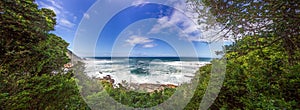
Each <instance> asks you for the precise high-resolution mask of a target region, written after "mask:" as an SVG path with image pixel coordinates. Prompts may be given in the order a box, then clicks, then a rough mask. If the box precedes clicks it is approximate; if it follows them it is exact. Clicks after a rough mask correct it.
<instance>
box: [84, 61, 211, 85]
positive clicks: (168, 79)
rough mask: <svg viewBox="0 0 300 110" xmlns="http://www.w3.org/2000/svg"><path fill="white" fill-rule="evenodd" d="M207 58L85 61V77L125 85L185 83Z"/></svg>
mask: <svg viewBox="0 0 300 110" xmlns="http://www.w3.org/2000/svg"><path fill="white" fill-rule="evenodd" d="M210 60H211V59H210V58H189V57H185V58H179V57H129V58H128V57H127V58H126V57H114V58H111V57H94V58H86V60H85V61H84V62H85V63H86V70H85V72H86V73H87V75H88V76H90V77H96V78H102V77H104V76H107V75H110V76H111V77H112V78H113V79H114V80H115V84H118V83H121V82H122V80H125V81H126V82H129V83H139V84H142V83H150V84H174V85H180V84H182V83H184V82H189V81H190V80H191V79H192V77H193V76H194V75H195V73H196V71H197V70H198V69H199V67H201V66H204V65H206V64H209V61H210Z"/></svg>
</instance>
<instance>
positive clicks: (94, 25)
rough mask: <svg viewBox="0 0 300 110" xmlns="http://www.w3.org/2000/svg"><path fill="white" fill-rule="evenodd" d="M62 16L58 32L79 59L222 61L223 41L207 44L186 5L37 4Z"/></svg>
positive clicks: (46, 0) (67, 0)
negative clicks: (219, 55) (218, 53)
mask: <svg viewBox="0 0 300 110" xmlns="http://www.w3.org/2000/svg"><path fill="white" fill-rule="evenodd" d="M36 3H37V4H38V5H39V6H40V7H44V8H49V9H52V10H54V11H55V13H56V14H57V26H56V27H55V31H53V33H55V34H57V35H58V36H61V37H62V38H63V39H64V40H66V41H67V42H68V43H70V46H69V49H71V50H73V51H74V52H75V53H77V54H78V55H79V56H82V57H91V56H182V57H216V56H215V55H214V54H213V51H215V50H220V49H221V46H222V45H223V42H218V43H210V44H208V43H206V41H207V40H206V39H205V38H204V36H205V35H204V34H203V32H202V31H200V30H199V29H198V28H197V27H198V25H197V24H196V23H195V19H190V17H189V16H190V15H193V13H192V14H188V15H187V13H186V11H184V10H185V8H184V7H183V6H182V5H184V2H182V1H181V2H168V1H164V2H163V3H162V1H161V0H148V1H146V0H115V1H114V0H98V1H95V0H72V1H71V0H37V1H36Z"/></svg>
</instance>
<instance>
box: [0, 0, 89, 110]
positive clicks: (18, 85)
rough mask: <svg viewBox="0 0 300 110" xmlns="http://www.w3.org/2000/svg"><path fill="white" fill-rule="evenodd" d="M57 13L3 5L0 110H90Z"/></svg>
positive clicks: (29, 4)
mask: <svg viewBox="0 0 300 110" xmlns="http://www.w3.org/2000/svg"><path fill="white" fill-rule="evenodd" d="M55 24H56V21H55V13H54V12H53V11H52V10H49V9H38V6H37V5H36V4H35V3H34V1H33V0H1V1H0V35H1V36H0V108H1V109H85V108H87V105H86V104H85V103H84V101H83V100H82V98H81V96H80V94H79V90H78V89H77V86H76V84H75V79H74V78H73V77H72V76H73V73H72V71H63V69H62V68H63V65H64V64H66V63H67V62H69V59H68V57H67V56H66V52H67V46H68V43H66V42H65V41H64V40H62V39H61V38H60V37H58V36H56V35H54V34H50V33H49V32H50V31H51V30H53V29H54V25H55Z"/></svg>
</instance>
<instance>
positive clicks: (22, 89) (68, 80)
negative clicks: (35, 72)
mask: <svg viewBox="0 0 300 110" xmlns="http://www.w3.org/2000/svg"><path fill="white" fill-rule="evenodd" d="M7 82H8V81H7ZM1 84H6V85H5V86H2V87H3V88H12V87H14V89H13V91H4V90H2V91H1V93H0V97H1V98H0V103H1V106H0V107H1V108H2V109H85V108H87V105H86V104H85V103H84V101H83V100H82V98H81V96H80V95H79V91H78V89H77V86H76V84H75V79H74V78H72V73H70V72H69V73H66V74H59V75H54V76H51V75H49V74H43V75H42V76H33V77H23V78H20V79H18V80H17V81H16V82H14V84H12V83H1Z"/></svg>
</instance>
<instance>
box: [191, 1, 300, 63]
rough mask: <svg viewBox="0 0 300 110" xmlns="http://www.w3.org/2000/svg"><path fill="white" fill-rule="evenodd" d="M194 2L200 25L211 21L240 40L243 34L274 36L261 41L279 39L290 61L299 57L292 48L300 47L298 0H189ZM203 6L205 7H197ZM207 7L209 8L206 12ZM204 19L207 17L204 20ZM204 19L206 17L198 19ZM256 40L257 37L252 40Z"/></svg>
mask: <svg viewBox="0 0 300 110" xmlns="http://www.w3.org/2000/svg"><path fill="white" fill-rule="evenodd" d="M188 1H189V2H190V3H192V4H193V5H194V7H197V8H194V10H196V11H197V12H198V13H199V15H201V16H199V20H200V21H199V23H200V24H203V23H205V24H211V23H209V22H210V21H212V19H215V21H216V22H217V23H212V24H211V25H215V26H218V27H222V28H223V30H224V31H225V30H226V31H227V32H225V34H224V35H223V36H224V37H231V38H233V39H241V38H243V37H245V36H246V35H248V36H249V35H250V36H260V37H265V38H266V37H269V36H270V34H271V35H273V37H275V39H273V40H272V41H271V42H268V43H264V44H260V45H263V46H269V45H272V44H273V43H275V42H279V41H282V42H281V43H280V45H281V46H282V47H284V49H285V51H287V53H288V56H289V58H288V59H289V62H290V63H291V64H293V61H294V60H299V57H298V56H296V55H295V53H294V51H295V50H297V51H299V49H300V37H299V36H300V33H299V32H300V27H299V24H300V11H299V10H300V1H298V0H276V1H273V0H203V1H199V0H188ZM198 7H206V8H204V9H203V8H198ZM207 10H208V11H207ZM205 18H207V19H205ZM201 19H205V20H201ZM253 40H257V39H253Z"/></svg>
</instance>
